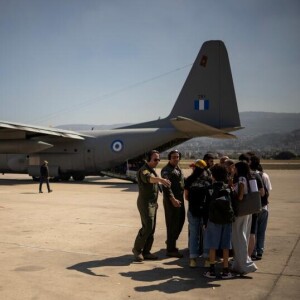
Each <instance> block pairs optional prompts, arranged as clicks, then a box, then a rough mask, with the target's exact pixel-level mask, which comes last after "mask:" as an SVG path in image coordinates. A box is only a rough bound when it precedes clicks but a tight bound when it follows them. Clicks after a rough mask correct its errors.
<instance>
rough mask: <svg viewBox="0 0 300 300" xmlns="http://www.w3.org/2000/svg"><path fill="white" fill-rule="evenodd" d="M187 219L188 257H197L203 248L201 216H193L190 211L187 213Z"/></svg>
mask: <svg viewBox="0 0 300 300" xmlns="http://www.w3.org/2000/svg"><path fill="white" fill-rule="evenodd" d="M187 217H188V221H189V251H190V258H196V257H199V255H201V254H202V253H200V251H202V248H203V231H202V226H203V218H202V217H194V216H193V215H192V214H191V212H190V211H188V213H187Z"/></svg>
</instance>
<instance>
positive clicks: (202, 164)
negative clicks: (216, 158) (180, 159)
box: [190, 159, 207, 169]
mask: <svg viewBox="0 0 300 300" xmlns="http://www.w3.org/2000/svg"><path fill="white" fill-rule="evenodd" d="M190 167H191V168H194V167H197V168H200V169H204V168H206V167H207V164H206V162H205V161H204V160H202V159H197V160H196V161H195V162H194V163H192V164H190Z"/></svg>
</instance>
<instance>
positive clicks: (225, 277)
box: [221, 271, 234, 279]
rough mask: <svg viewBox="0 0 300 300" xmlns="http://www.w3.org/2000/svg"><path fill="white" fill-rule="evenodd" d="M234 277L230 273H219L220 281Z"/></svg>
mask: <svg viewBox="0 0 300 300" xmlns="http://www.w3.org/2000/svg"><path fill="white" fill-rule="evenodd" d="M233 277H234V274H232V273H231V272H224V271H223V272H222V273H221V278H222V279H230V278H233Z"/></svg>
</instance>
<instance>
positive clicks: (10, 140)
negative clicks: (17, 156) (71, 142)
mask: <svg viewBox="0 0 300 300" xmlns="http://www.w3.org/2000/svg"><path fill="white" fill-rule="evenodd" d="M49 136H52V137H56V138H62V139H75V140H84V139H85V137H90V136H88V135H85V134H81V133H78V132H75V131H69V130H63V129H58V128H47V127H40V126H31V125H25V124H19V123H11V122H5V121H0V153H34V152H39V151H42V150H45V149H47V148H51V147H53V145H52V144H50V143H48V142H44V141H43V137H49Z"/></svg>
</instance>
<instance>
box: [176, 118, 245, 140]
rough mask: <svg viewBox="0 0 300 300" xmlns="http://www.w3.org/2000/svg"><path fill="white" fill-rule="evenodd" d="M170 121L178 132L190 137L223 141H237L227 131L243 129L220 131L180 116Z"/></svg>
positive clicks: (232, 129)
mask: <svg viewBox="0 0 300 300" xmlns="http://www.w3.org/2000/svg"><path fill="white" fill-rule="evenodd" d="M170 121H171V123H172V125H173V126H174V127H175V128H176V129H177V130H179V131H181V132H185V133H187V134H188V135H189V136H190V137H199V136H208V137H210V136H211V137H216V138H222V139H235V138H236V136H235V135H233V134H230V133H228V132H227V131H234V130H238V129H241V127H236V128H228V129H224V128H223V129H222V130H220V129H217V128H215V127H212V126H209V125H206V124H204V123H201V122H197V121H194V120H192V119H189V118H185V117H180V116H178V117H177V118H173V119H171V120H170Z"/></svg>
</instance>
